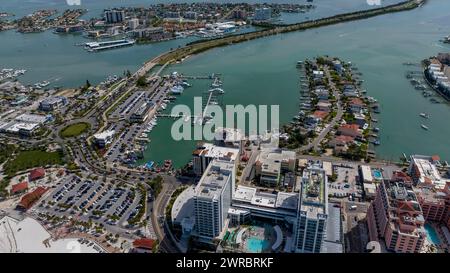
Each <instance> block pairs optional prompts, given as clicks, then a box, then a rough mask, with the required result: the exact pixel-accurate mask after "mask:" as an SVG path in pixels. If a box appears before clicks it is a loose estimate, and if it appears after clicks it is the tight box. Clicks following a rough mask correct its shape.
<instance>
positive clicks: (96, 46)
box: [84, 39, 136, 52]
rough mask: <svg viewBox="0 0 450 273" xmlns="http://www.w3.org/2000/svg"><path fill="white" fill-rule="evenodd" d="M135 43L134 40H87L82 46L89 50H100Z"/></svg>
mask: <svg viewBox="0 0 450 273" xmlns="http://www.w3.org/2000/svg"><path fill="white" fill-rule="evenodd" d="M135 43H136V41H135V40H124V39H123V40H113V41H104V42H88V43H85V44H84V48H85V49H86V50H87V51H89V52H96V51H102V50H107V49H115V48H121V47H126V46H132V45H134V44H135Z"/></svg>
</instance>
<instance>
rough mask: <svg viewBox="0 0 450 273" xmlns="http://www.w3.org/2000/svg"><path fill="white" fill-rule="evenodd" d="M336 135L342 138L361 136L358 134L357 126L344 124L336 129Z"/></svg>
mask: <svg viewBox="0 0 450 273" xmlns="http://www.w3.org/2000/svg"><path fill="white" fill-rule="evenodd" d="M337 132H338V134H339V135H343V136H351V137H358V138H361V137H362V134H361V133H360V132H359V125H358V124H345V125H342V126H340V127H339V128H338V131H337Z"/></svg>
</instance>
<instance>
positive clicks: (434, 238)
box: [425, 224, 441, 245]
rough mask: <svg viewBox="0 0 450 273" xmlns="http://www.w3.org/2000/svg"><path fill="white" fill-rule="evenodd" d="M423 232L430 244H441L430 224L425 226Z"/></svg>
mask: <svg viewBox="0 0 450 273" xmlns="http://www.w3.org/2000/svg"><path fill="white" fill-rule="evenodd" d="M425 232H426V234H427V239H428V241H429V242H430V243H432V244H434V245H439V244H440V243H441V240H439V236H438V234H437V232H436V230H435V229H434V228H433V226H431V225H430V224H425Z"/></svg>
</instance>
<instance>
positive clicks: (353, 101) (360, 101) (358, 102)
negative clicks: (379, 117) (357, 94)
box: [350, 98, 364, 106]
mask: <svg viewBox="0 0 450 273" xmlns="http://www.w3.org/2000/svg"><path fill="white" fill-rule="evenodd" d="M350 104H353V105H361V106H363V105H364V102H363V101H362V100H361V99H360V98H353V99H352V100H351V101H350Z"/></svg>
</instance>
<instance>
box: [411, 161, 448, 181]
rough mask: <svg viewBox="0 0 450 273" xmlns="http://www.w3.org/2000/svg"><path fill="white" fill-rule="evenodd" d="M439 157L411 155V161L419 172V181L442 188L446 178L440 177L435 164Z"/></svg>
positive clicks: (437, 162)
mask: <svg viewBox="0 0 450 273" xmlns="http://www.w3.org/2000/svg"><path fill="white" fill-rule="evenodd" d="M438 160H439V157H436V156H421V155H412V156H411V162H412V163H414V165H415V168H416V170H417V171H418V172H419V175H420V177H419V183H426V184H433V185H434V186H436V187H438V188H444V187H445V183H446V182H447V180H445V179H443V178H442V177H441V174H440V173H439V170H438V169H437V165H438V164H440V163H439V161H438Z"/></svg>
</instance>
